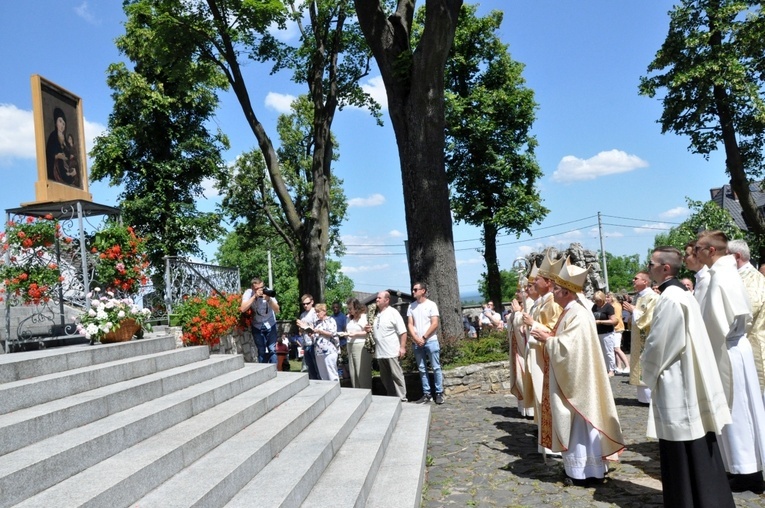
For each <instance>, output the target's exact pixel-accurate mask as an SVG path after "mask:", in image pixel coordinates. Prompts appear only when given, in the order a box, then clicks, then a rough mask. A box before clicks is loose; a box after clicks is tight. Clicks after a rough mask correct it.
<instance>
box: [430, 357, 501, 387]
mask: <svg viewBox="0 0 765 508" xmlns="http://www.w3.org/2000/svg"><path fill="white" fill-rule="evenodd" d="M509 367H510V362H509V361H504V362H492V363H480V364H476V365H467V366H465V367H457V368H456V369H450V370H445V371H444V393H445V394H446V395H456V394H458V393H467V392H472V393H480V392H486V393H501V392H507V391H509V390H510V369H509Z"/></svg>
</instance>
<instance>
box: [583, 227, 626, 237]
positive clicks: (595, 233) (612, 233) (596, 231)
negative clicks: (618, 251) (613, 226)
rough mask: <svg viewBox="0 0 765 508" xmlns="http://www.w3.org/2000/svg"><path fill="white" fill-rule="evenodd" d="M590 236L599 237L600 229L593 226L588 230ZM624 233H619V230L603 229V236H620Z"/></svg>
mask: <svg viewBox="0 0 765 508" xmlns="http://www.w3.org/2000/svg"><path fill="white" fill-rule="evenodd" d="M587 236H589V237H590V238H599V237H600V230H599V229H598V228H597V227H594V228H592V229H590V231H588V235H587ZM623 236H624V234H623V233H620V232H619V231H603V238H621V237H623Z"/></svg>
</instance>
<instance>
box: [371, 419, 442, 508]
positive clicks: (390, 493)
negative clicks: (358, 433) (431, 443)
mask: <svg viewBox="0 0 765 508" xmlns="http://www.w3.org/2000/svg"><path fill="white" fill-rule="evenodd" d="M429 429H430V405H429V404H422V405H418V404H404V405H403V407H402V411H401V415H400V416H399V419H398V425H397V426H396V429H395V430H394V431H393V437H392V438H391V440H390V442H389V443H388V447H387V450H386V453H385V457H384V458H383V461H382V464H381V465H380V470H379V471H378V472H377V477H376V478H375V482H374V484H373V485H372V490H371V491H370V493H369V497H368V498H367V503H366V506H367V508H390V507H391V506H395V507H397V508H406V507H410V506H411V507H413V508H416V507H419V506H420V503H421V500H422V483H423V479H424V477H425V473H424V472H425V459H426V457H427V453H428V431H429Z"/></svg>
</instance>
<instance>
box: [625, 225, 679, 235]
mask: <svg viewBox="0 0 765 508" xmlns="http://www.w3.org/2000/svg"><path fill="white" fill-rule="evenodd" d="M671 228H672V226H671V225H670V224H665V223H664V222H653V223H651V224H643V225H642V226H640V227H637V228H633V231H635V233H637V234H639V235H642V234H651V235H655V234H658V233H664V232H665V231H669V230H670V229H671Z"/></svg>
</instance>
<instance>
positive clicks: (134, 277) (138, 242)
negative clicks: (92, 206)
mask: <svg viewBox="0 0 765 508" xmlns="http://www.w3.org/2000/svg"><path fill="white" fill-rule="evenodd" d="M90 251H91V252H92V253H93V254H95V255H96V280H98V281H99V282H100V283H101V284H102V285H103V286H104V287H105V288H106V289H107V290H108V291H113V292H114V291H119V292H122V293H126V294H130V293H136V292H137V291H138V288H139V287H140V286H141V285H142V284H146V281H147V278H146V275H145V270H146V268H148V266H149V260H148V257H147V256H146V241H145V239H143V238H139V237H138V236H137V235H136V234H135V231H134V230H133V228H132V227H130V226H123V225H122V224H119V223H117V222H114V221H112V222H110V223H108V224H107V226H106V227H105V228H104V229H102V230H100V231H98V232H97V233H96V234H95V235H94V237H93V241H92V244H91V248H90Z"/></svg>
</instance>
